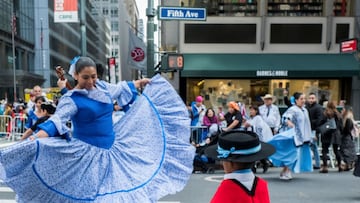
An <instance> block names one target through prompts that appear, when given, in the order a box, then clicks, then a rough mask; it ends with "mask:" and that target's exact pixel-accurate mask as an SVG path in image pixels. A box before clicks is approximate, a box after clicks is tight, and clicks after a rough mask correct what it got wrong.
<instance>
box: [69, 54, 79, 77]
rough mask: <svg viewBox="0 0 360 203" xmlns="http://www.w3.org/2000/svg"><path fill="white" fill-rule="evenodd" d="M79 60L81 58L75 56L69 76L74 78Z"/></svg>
mask: <svg viewBox="0 0 360 203" xmlns="http://www.w3.org/2000/svg"><path fill="white" fill-rule="evenodd" d="M79 59H80V56H75V57H74V58H73V59H72V60H71V62H70V68H69V74H70V75H71V76H72V77H74V73H75V64H76V62H77V61H78V60H79Z"/></svg>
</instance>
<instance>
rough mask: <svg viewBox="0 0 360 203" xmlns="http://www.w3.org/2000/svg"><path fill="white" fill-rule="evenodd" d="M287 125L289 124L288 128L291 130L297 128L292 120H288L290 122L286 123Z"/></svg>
mask: <svg viewBox="0 0 360 203" xmlns="http://www.w3.org/2000/svg"><path fill="white" fill-rule="evenodd" d="M286 124H287V126H289V128H293V127H295V125H294V123H293V122H291V121H290V120H288V121H287V122H286Z"/></svg>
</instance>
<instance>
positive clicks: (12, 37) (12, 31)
mask: <svg viewBox="0 0 360 203" xmlns="http://www.w3.org/2000/svg"><path fill="white" fill-rule="evenodd" d="M11 13H12V16H11V43H12V59H13V60H12V62H13V75H14V78H13V79H14V101H16V66H15V57H16V56H15V29H16V25H15V12H14V3H12V4H11Z"/></svg>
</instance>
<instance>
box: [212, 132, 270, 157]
mask: <svg viewBox="0 0 360 203" xmlns="http://www.w3.org/2000/svg"><path fill="white" fill-rule="evenodd" d="M273 153H275V148H274V147H273V146H272V145H270V144H268V143H264V142H261V141H260V140H259V137H258V135H257V134H256V133H254V132H250V131H229V132H224V133H221V134H220V135H219V140H218V144H217V145H212V146H210V147H208V148H207V149H206V150H205V154H206V155H207V156H209V157H211V158H214V159H219V160H226V161H232V162H242V163H249V162H255V161H258V160H261V159H264V158H267V157H269V156H270V155H272V154H273Z"/></svg>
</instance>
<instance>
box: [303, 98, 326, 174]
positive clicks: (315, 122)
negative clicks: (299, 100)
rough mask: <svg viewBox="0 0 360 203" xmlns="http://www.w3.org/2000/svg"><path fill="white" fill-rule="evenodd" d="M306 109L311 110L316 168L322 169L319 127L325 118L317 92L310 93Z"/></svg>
mask: <svg viewBox="0 0 360 203" xmlns="http://www.w3.org/2000/svg"><path fill="white" fill-rule="evenodd" d="M306 109H307V110H308V111H309V117H310V124H311V135H312V136H313V138H312V140H311V143H310V148H311V150H312V152H313V155H314V161H315V165H314V169H320V155H319V150H318V144H319V134H320V132H319V130H318V128H319V127H320V123H321V120H322V118H323V107H322V106H321V105H320V104H318V102H317V98H316V94H315V93H313V92H311V93H309V97H308V102H307V105H306Z"/></svg>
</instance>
